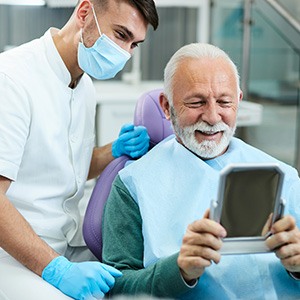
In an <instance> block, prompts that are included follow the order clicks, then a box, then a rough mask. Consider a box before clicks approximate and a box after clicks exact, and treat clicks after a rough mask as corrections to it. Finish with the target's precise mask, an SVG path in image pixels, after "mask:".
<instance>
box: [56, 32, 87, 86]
mask: <svg viewBox="0 0 300 300" xmlns="http://www.w3.org/2000/svg"><path fill="white" fill-rule="evenodd" d="M78 35H79V33H76V32H73V31H71V32H70V30H68V28H65V27H64V28H63V29H61V30H59V31H57V32H55V33H54V35H52V38H53V41H54V44H55V47H56V48H57V51H58V53H59V55H60V56H61V58H62V60H63V62H64V64H65V65H66V67H67V69H68V70H69V72H70V75H71V82H70V84H69V87H70V88H75V87H76V86H77V84H78V82H79V80H80V78H81V76H82V74H83V72H82V70H81V69H80V68H79V66H78V61H77V51H78V50H77V48H78V40H79V37H77V36H78ZM76 37H77V38H76Z"/></svg>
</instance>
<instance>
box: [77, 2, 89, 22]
mask: <svg viewBox="0 0 300 300" xmlns="http://www.w3.org/2000/svg"><path fill="white" fill-rule="evenodd" d="M92 5H93V4H92V3H91V2H90V1H89V0H83V1H81V2H80V3H79V4H78V7H77V10H76V19H77V22H78V25H79V26H80V28H82V27H83V25H84V23H85V22H86V18H87V17H88V16H89V15H90V11H91V9H92Z"/></svg>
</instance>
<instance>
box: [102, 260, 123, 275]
mask: <svg viewBox="0 0 300 300" xmlns="http://www.w3.org/2000/svg"><path fill="white" fill-rule="evenodd" d="M101 266H102V267H103V268H104V269H105V270H106V271H107V272H109V273H110V274H111V275H112V276H114V277H121V276H122V275H123V274H122V272H121V271H119V270H118V269H116V268H114V267H112V266H109V265H107V264H103V263H101Z"/></svg>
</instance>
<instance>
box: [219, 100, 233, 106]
mask: <svg viewBox="0 0 300 300" xmlns="http://www.w3.org/2000/svg"><path fill="white" fill-rule="evenodd" d="M218 103H219V104H220V105H221V106H222V107H230V106H231V105H232V101H230V100H218Z"/></svg>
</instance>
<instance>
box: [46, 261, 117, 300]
mask: <svg viewBox="0 0 300 300" xmlns="http://www.w3.org/2000/svg"><path fill="white" fill-rule="evenodd" d="M120 276H122V273H121V272H120V271H118V270H117V269H115V268H113V267H111V266H108V265H105V264H102V263H100V262H96V261H88V262H80V263H73V262H70V261H69V260H68V259H66V258H65V257H64V256H58V257H56V258H54V259H53V260H52V261H51V262H50V263H49V264H48V265H47V266H46V267H45V269H44V270H43V273H42V278H43V279H44V280H46V281H47V282H49V283H50V284H52V285H53V286H55V287H56V288H58V289H59V290H60V291H62V292H63V293H64V294H66V295H68V296H70V297H72V298H74V299H78V300H84V299H102V298H103V297H104V294H106V293H107V292H108V291H109V290H110V289H111V288H112V287H113V286H114V283H115V278H114V277H120Z"/></svg>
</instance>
